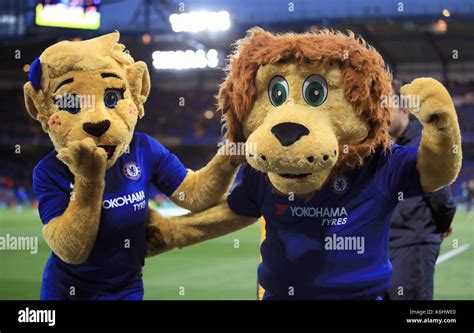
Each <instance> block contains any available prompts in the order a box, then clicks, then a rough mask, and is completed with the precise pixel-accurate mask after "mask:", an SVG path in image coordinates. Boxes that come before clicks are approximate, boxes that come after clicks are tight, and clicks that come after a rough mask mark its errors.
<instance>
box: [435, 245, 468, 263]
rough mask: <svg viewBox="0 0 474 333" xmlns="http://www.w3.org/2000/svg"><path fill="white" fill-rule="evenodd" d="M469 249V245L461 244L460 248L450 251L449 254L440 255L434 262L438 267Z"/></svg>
mask: <svg viewBox="0 0 474 333" xmlns="http://www.w3.org/2000/svg"><path fill="white" fill-rule="evenodd" d="M470 247H471V244H463V245H461V246H460V247H458V248H457V249H454V250H451V251H449V252H446V253H445V254H443V255H440V256H439V257H438V260H436V265H439V264H441V263H442V262H444V261H446V260H448V259H451V258H452V257H454V256H457V255H458V254H460V253H463V252H464V251H466V250H468V249H469V248H470Z"/></svg>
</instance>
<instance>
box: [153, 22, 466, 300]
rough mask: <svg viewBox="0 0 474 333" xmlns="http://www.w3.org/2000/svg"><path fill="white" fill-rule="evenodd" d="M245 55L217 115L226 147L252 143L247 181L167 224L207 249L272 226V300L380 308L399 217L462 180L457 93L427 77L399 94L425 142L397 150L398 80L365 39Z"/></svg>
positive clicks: (291, 37)
mask: <svg viewBox="0 0 474 333" xmlns="http://www.w3.org/2000/svg"><path fill="white" fill-rule="evenodd" d="M237 45H238V46H237V50H236V51H235V53H234V55H233V56H231V58H230V65H229V72H228V76H227V79H226V80H225V82H224V84H223V85H222V87H221V90H220V93H219V105H220V108H221V109H222V111H223V112H224V117H225V124H226V127H227V129H228V132H227V136H228V138H230V139H233V140H237V141H245V142H246V143H247V161H248V165H247V166H246V167H245V170H244V177H243V180H242V182H241V184H240V185H239V186H237V187H236V188H235V189H234V190H233V192H232V193H231V194H230V196H229V197H228V198H227V200H226V201H224V202H222V203H220V204H219V205H217V206H215V207H213V208H210V209H209V210H206V211H203V212H199V213H195V214H191V215H188V216H185V217H180V218H175V219H173V222H174V223H173V224H170V225H172V227H173V230H175V232H176V234H179V235H181V237H182V236H183V234H187V235H189V238H187V241H189V240H190V239H193V238H194V240H195V241H198V240H199V239H200V238H205V237H206V235H208V233H207V232H205V231H203V230H215V229H216V228H221V231H222V232H228V231H232V230H235V229H238V228H241V227H244V226H246V225H248V224H250V223H253V222H255V220H256V219H257V218H259V217H261V216H263V217H264V218H265V220H266V230H265V231H266V237H265V240H264V241H263V243H262V245H261V254H262V263H261V264H260V266H259V269H258V276H259V282H260V284H261V285H262V286H263V288H264V289H265V296H264V299H376V298H377V297H378V296H379V295H381V294H382V293H383V291H384V290H385V289H386V288H387V287H388V286H389V284H390V280H391V265H390V262H389V258H388V231H389V222H390V216H391V212H392V211H393V209H394V207H395V206H396V204H397V203H398V202H399V200H403V198H407V197H409V196H413V195H421V194H422V193H427V192H432V191H435V190H436V189H439V188H441V187H443V186H446V185H448V184H450V183H452V182H453V181H454V180H455V178H456V176H457V174H458V172H459V169H460V166H461V159H462V157H461V137H460V132H459V126H458V121H457V116H456V112H455V109H454V106H453V103H452V101H451V98H450V96H449V94H448V92H447V91H446V89H445V88H444V87H443V86H442V85H441V84H440V83H439V82H437V81H436V80H434V79H428V78H423V79H417V80H415V81H413V83H411V84H409V85H407V86H405V87H404V88H403V89H402V93H403V94H404V95H407V96H410V97H412V98H413V100H419V101H420V105H418V107H416V108H414V110H413V111H414V112H413V113H414V115H415V116H416V117H418V119H419V120H420V122H421V124H422V125H423V134H422V142H421V145H420V147H419V149H416V148H410V147H401V146H397V145H392V144H391V141H390V139H389V136H388V127H389V122H390V112H391V109H390V105H384V103H383V100H384V98H387V97H388V96H390V95H391V76H390V74H389V73H388V72H387V71H386V70H385V65H384V61H383V59H382V58H381V56H380V55H379V54H378V53H377V52H376V51H375V50H374V49H373V48H372V47H370V46H369V45H367V44H366V43H365V42H364V41H363V40H362V39H358V38H355V37H354V35H353V34H352V33H349V34H347V35H346V34H343V33H340V32H333V31H327V30H324V31H320V32H317V33H306V34H283V35H272V34H270V33H268V32H265V31H263V30H261V29H258V28H257V29H253V30H252V31H251V32H250V34H249V35H248V37H246V38H244V39H243V40H241V41H240V42H238V44H237ZM166 221H168V220H166V219H165V220H163V221H162V223H163V224H164V223H166ZM168 222H169V221H168ZM224 229H225V230H224Z"/></svg>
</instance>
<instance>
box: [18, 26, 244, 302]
mask: <svg viewBox="0 0 474 333" xmlns="http://www.w3.org/2000/svg"><path fill="white" fill-rule="evenodd" d="M118 40H119V34H118V33H117V32H116V33H112V34H109V35H105V36H102V37H98V38H95V39H91V40H86V41H80V42H68V41H65V42H60V43H57V44H55V45H53V46H51V47H49V48H48V49H46V50H45V51H44V52H43V54H42V55H41V56H40V57H39V58H38V59H37V60H35V61H34V63H33V64H32V66H31V71H30V73H29V80H30V81H29V82H28V83H26V84H25V86H24V93H25V103H26V108H27V110H28V112H29V113H30V115H31V116H32V117H33V118H35V119H37V120H38V121H39V122H40V123H41V125H42V127H43V130H44V131H45V132H46V133H48V134H49V136H50V138H51V141H52V142H53V144H54V147H55V151H53V152H51V153H50V154H49V155H47V156H46V157H45V158H44V159H43V160H42V161H41V162H40V163H39V164H38V165H37V166H36V168H35V170H34V175H33V183H34V190H35V192H36V195H37V197H38V201H39V213H40V217H41V220H42V222H43V223H44V224H45V226H44V229H43V233H44V237H45V239H46V241H47V243H48V245H49V246H50V248H51V249H52V251H53V253H52V255H51V257H50V258H49V260H48V262H47V264H46V268H45V272H44V276H43V285H42V291H41V298H42V299H141V298H142V297H143V282H142V278H141V270H142V266H143V264H144V259H145V256H146V254H147V242H146V229H147V223H149V224H150V225H151V224H153V220H154V219H159V218H160V216H159V215H158V213H156V212H154V211H151V210H150V211H149V210H148V191H149V186H150V184H153V185H155V186H157V187H158V189H160V190H161V191H162V192H163V193H165V194H166V195H168V196H169V197H170V199H171V200H172V201H174V202H175V203H176V204H178V205H179V206H181V207H184V208H187V209H189V210H191V211H194V210H202V209H204V208H206V207H209V206H211V205H213V204H216V203H218V202H219V200H221V197H222V196H223V194H224V193H225V192H226V191H227V189H228V187H229V184H230V182H231V181H232V179H233V177H234V174H235V171H236V165H235V163H234V162H236V161H233V160H231V158H229V157H228V156H225V155H223V154H221V155H219V154H218V155H217V156H216V157H215V158H214V159H213V160H212V161H211V162H209V164H208V165H207V166H206V167H204V168H203V169H201V170H199V171H197V172H193V171H191V170H186V169H185V168H184V166H183V165H182V164H181V162H180V161H179V160H178V159H177V157H176V156H174V155H173V154H171V153H169V152H168V151H167V150H166V149H165V148H164V147H163V146H162V145H161V144H160V143H158V142H157V141H156V140H154V139H152V138H151V137H149V136H147V135H145V134H143V133H138V132H134V128H135V125H136V123H137V120H138V118H141V117H142V116H143V115H144V109H143V104H144V103H145V101H146V99H147V96H148V93H149V89H150V78H149V74H148V70H147V67H146V64H145V63H143V62H141V61H138V62H135V61H134V60H133V59H132V57H131V56H130V55H128V54H127V53H125V52H124V48H125V47H124V46H123V45H122V44H119V43H118ZM152 250H153V254H156V253H160V252H163V251H165V250H166V248H159V249H157V248H152Z"/></svg>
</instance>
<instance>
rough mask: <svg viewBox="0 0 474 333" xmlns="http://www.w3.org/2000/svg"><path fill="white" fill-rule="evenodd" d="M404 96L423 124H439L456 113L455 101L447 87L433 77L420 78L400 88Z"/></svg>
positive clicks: (441, 124) (413, 112)
mask: <svg viewBox="0 0 474 333" xmlns="http://www.w3.org/2000/svg"><path fill="white" fill-rule="evenodd" d="M400 93H401V94H402V95H403V98H404V99H405V100H407V101H409V105H410V107H411V112H412V114H413V115H414V116H415V117H417V118H418V120H420V122H421V123H422V124H429V123H434V124H439V126H443V123H445V122H446V121H448V118H449V117H450V115H453V114H454V115H455V114H456V111H455V109H454V105H453V101H452V99H451V96H450V95H449V92H448V91H447V90H446V88H445V87H444V86H443V85H442V84H441V83H440V82H439V81H437V80H435V79H432V78H418V79H415V80H413V81H412V82H411V83H409V84H406V85H404V86H403V87H402V88H401V89H400Z"/></svg>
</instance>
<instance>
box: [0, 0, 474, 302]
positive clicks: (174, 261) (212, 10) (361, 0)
mask: <svg viewBox="0 0 474 333" xmlns="http://www.w3.org/2000/svg"><path fill="white" fill-rule="evenodd" d="M255 25H258V26H261V27H263V28H266V29H268V30H271V31H274V32H280V31H281V32H283V31H289V30H291V31H297V32H303V31H308V30H310V29H321V28H323V27H330V28H334V29H340V30H348V29H349V30H352V31H354V32H355V33H357V34H361V35H362V36H363V37H364V38H365V39H366V40H367V41H368V42H369V43H371V44H372V45H373V46H375V47H376V48H377V49H378V51H379V52H380V53H381V54H382V55H383V56H384V58H385V60H386V62H387V63H388V65H389V66H390V68H391V69H392V71H393V73H394V76H395V77H396V78H398V79H401V80H403V81H405V82H408V81H410V80H412V79H413V78H416V77H420V76H432V77H435V78H437V79H438V80H440V81H442V82H443V83H444V84H445V85H446V86H447V87H448V90H449V91H450V93H451V94H452V96H453V97H454V101H455V104H456V107H457V111H458V115H459V118H460V123H461V128H462V136H463V150H464V163H463V168H462V172H461V174H460V177H459V179H458V181H457V182H456V183H455V184H454V186H453V192H454V195H455V197H456V200H457V202H458V212H457V214H456V217H455V222H454V228H455V233H454V235H453V236H451V237H450V238H448V239H447V240H446V241H445V242H444V244H443V247H442V254H446V253H452V252H450V251H452V250H453V249H455V247H456V245H457V246H459V247H462V249H464V250H465V251H463V252H461V251H457V252H458V254H457V255H454V256H452V257H449V255H448V257H449V259H448V260H446V261H443V262H442V263H440V264H439V265H438V267H437V272H436V278H435V281H436V283H435V298H436V299H474V248H473V247H471V244H474V218H473V217H474V215H472V213H471V215H470V216H468V213H467V212H466V208H467V192H468V191H467V187H468V185H467V184H468V182H469V181H470V180H471V179H474V149H473V148H474V48H473V47H472V45H474V2H472V1H469V0H450V1H448V0H444V1H440V0H419V1H416V0H405V1H402V0H397V1H394V0H384V1H382V0H379V1H374V0H358V1H349V0H334V1H309V0H308V1H303V0H294V1H287V0H285V1H282V0H269V1H264V0H240V1H232V0H220V1H203V0H202V1H201V0H188V1H181V2H180V1H173V0H138V1H132V0H109V1H107V0H103V1H100V0H62V1H61V0H50V1H46V0H43V1H34V0H2V1H1V2H0V50H1V52H0V72H1V75H0V101H1V102H0V117H1V121H0V130H1V131H0V236H5V235H6V234H10V235H17V236H38V239H39V251H38V254H36V255H32V254H30V253H29V252H27V251H0V299H37V298H38V297H39V290H40V283H41V276H42V270H43V266H44V264H45V262H46V259H47V256H49V253H50V251H49V249H48V247H47V245H46V244H45V243H44V241H43V238H42V236H41V222H40V220H39V218H38V216H37V213H36V209H35V207H36V201H35V198H34V195H33V192H32V188H31V174H32V170H33V167H34V166H35V164H36V163H37V162H38V161H39V160H40V159H41V158H42V157H43V156H44V155H46V154H47V153H48V152H49V151H50V150H52V148H53V147H52V145H51V143H50V141H49V138H48V136H47V135H45V134H44V133H43V132H42V131H41V128H40V126H39V125H38V124H37V123H36V122H35V121H34V120H32V119H30V118H29V116H28V115H27V113H26V111H25V108H24V103H23V91H22V86H23V84H24V83H25V82H26V80H27V72H28V70H29V64H30V63H31V62H32V61H33V60H34V59H35V58H36V57H37V56H39V55H40V54H41V52H42V50H44V49H45V48H46V47H47V46H49V45H51V44H53V43H55V42H58V41H60V40H64V39H69V40H80V39H87V38H91V37H94V36H97V35H100V34H103V33H107V32H110V31H113V30H119V31H120V33H121V36H122V38H121V41H122V42H123V43H124V44H125V45H126V46H127V48H128V50H130V52H131V54H132V55H133V57H134V58H135V59H138V60H143V61H145V62H147V64H148V66H149V69H150V74H151V79H152V91H151V95H150V97H149V99H148V101H147V103H146V106H145V110H146V115H145V118H143V119H142V120H141V121H140V122H139V124H138V127H137V130H139V131H143V132H145V133H147V134H149V135H152V136H154V137H155V138H157V139H158V140H159V141H161V142H162V143H163V144H164V145H165V146H166V147H167V148H169V149H170V150H171V151H172V152H174V153H175V154H177V155H178V156H179V158H180V159H181V160H182V161H183V162H184V163H185V165H186V166H187V167H189V168H200V167H201V166H203V165H204V164H205V163H206V162H207V161H208V160H209V159H210V158H211V157H212V156H213V155H214V154H215V152H216V149H217V148H216V147H217V146H216V144H217V142H218V141H219V140H220V138H221V134H222V129H221V124H220V117H219V115H217V114H215V112H214V111H215V105H214V103H215V100H214V95H215V94H216V92H217V89H218V84H219V83H220V82H222V78H223V75H224V74H223V70H222V68H223V67H224V66H225V64H226V61H225V59H226V56H227V54H228V53H229V51H230V49H231V45H232V43H233V42H234V41H235V40H236V39H239V38H242V37H243V36H244V35H245V31H246V30H247V29H248V28H250V27H252V26H255ZM58 26H59V27H58ZM472 182H473V183H472V186H473V188H474V180H473V181H472ZM153 197H154V200H153V202H152V203H151V204H153V205H156V206H157V207H158V208H159V209H160V210H161V211H162V212H164V213H165V214H179V213H181V211H180V210H179V209H177V208H176V207H174V206H173V205H172V204H171V203H170V202H169V201H168V200H167V199H166V198H165V197H164V196H163V195H161V194H160V193H158V192H156V191H155V192H154V195H153ZM237 240H238V246H236V244H237ZM258 242H259V230H258V226H257V225H254V226H253V227H250V228H247V229H245V230H243V231H241V232H238V233H235V234H232V235H229V236H227V237H223V238H220V239H217V240H214V241H210V242H207V243H205V244H201V245H198V246H194V247H191V248H188V249H184V250H180V251H173V252H171V253H167V254H165V255H162V256H159V257H157V258H153V259H151V260H148V262H147V265H146V266H145V272H144V275H145V297H146V298H147V299H255V285H256V268H257V261H258V257H259V252H258ZM445 258H446V257H445ZM182 287H184V289H182ZM183 291H184V293H183Z"/></svg>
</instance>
